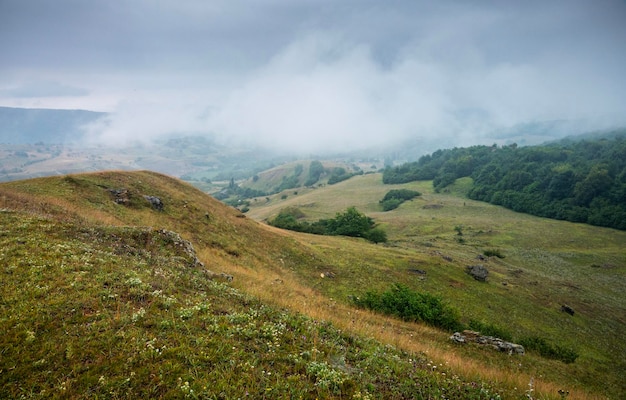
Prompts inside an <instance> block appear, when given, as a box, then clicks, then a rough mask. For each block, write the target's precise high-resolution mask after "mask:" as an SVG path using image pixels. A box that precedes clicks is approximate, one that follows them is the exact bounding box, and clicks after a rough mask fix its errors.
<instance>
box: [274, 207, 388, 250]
mask: <svg viewBox="0 0 626 400" xmlns="http://www.w3.org/2000/svg"><path fill="white" fill-rule="evenodd" d="M304 216H305V215H304V213H303V212H302V211H301V210H300V209H298V208H294V207H289V208H285V209H283V210H281V211H280V212H279V213H278V215H277V216H276V217H275V218H274V219H272V220H271V221H269V223H270V225H273V226H275V227H277V228H283V229H289V230H292V231H298V232H306V233H313V234H316V235H340V236H352V237H362V238H365V239H368V240H370V241H372V242H374V243H381V242H386V241H387V236H386V234H385V232H384V231H383V230H382V229H380V228H376V227H375V225H376V224H375V223H374V220H373V219H371V218H369V217H368V216H366V215H365V214H363V213H361V212H359V211H358V210H357V209H356V208H355V207H349V208H348V209H347V210H346V211H345V212H343V213H337V215H336V216H335V218H330V219H320V220H319V221H316V222H313V223H309V222H307V221H300V219H301V218H303V217H304Z"/></svg>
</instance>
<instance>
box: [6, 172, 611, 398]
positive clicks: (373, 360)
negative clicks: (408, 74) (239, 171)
mask: <svg viewBox="0 0 626 400" xmlns="http://www.w3.org/2000/svg"><path fill="white" fill-rule="evenodd" d="M346 183H348V182H346ZM145 196H148V197H147V198H146V197H145ZM156 198H158V199H159V201H158V202H157V201H156V200H155V199H156ZM161 206H162V210H161V211H159V210H158V208H159V207H161ZM0 208H1V209H2V210H3V211H2V212H0V217H1V218H2V232H1V234H0V240H1V241H2V247H1V248H2V260H3V265H2V268H3V270H2V271H1V272H2V282H3V285H2V288H1V290H2V293H1V296H0V298H1V299H2V304H1V305H2V313H1V314H0V323H1V325H2V326H1V327H0V329H2V330H3V331H4V332H7V334H6V335H4V337H3V339H2V340H3V341H4V342H3V344H2V348H3V349H4V350H3V353H2V358H1V359H0V363H1V365H0V385H1V386H2V390H1V391H0V392H2V393H6V396H7V397H11V398H12V397H19V396H22V397H27V398H28V397H31V398H41V397H51V396H52V397H67V398H86V397H90V398H91V397H95V396H99V397H112V398H120V397H125V398H138V397H168V398H171V397H190V398H194V397H198V398H220V397H221V398H233V397H238V396H241V397H243V396H244V395H245V394H246V393H247V394H248V395H249V396H250V397H253V398H262V397H267V398H277V397H279V398H280V397H298V396H302V397H303V398H315V397H321V398H328V397H337V398H339V397H341V398H346V397H351V396H354V397H358V396H361V397H364V398H367V397H370V398H406V397H418V398H419V397H422V398H432V397H441V396H442V395H445V396H446V397H449V398H489V397H497V396H496V395H495V394H494V392H495V391H497V392H499V393H500V394H501V395H502V396H503V397H504V398H519V397H523V396H525V395H526V394H527V393H536V394H540V395H541V396H543V397H547V398H550V397H552V398H556V396H558V395H557V389H559V388H561V387H565V388H567V389H568V390H570V391H571V395H570V396H571V398H586V397H589V398H591V397H593V396H592V395H590V394H589V393H587V390H580V387H581V386H583V387H584V386H587V383H586V382H582V384H581V383H580V382H577V381H576V380H577V379H578V377H577V376H576V375H575V376H574V378H570V379H567V378H566V377H567V375H568V374H569V373H572V372H574V373H575V372H576V369H577V368H579V366H578V364H577V365H574V366H565V365H560V363H558V362H554V361H546V360H542V359H541V358H539V357H536V356H533V355H532V354H529V355H528V356H527V357H525V358H524V359H523V361H522V360H519V361H520V362H519V364H518V360H511V359H510V358H509V356H507V355H504V354H499V353H493V352H485V351H483V350H481V349H476V348H474V347H463V348H458V347H456V346H454V345H452V344H450V343H448V340H447V336H448V335H447V334H445V333H443V332H439V331H436V330H433V329H431V328H428V327H425V326H421V325H416V324H408V323H401V322H398V321H394V320H392V319H389V318H384V317H381V316H378V315H375V314H371V313H367V312H364V311H362V310H357V309H354V308H352V307H351V306H350V305H349V303H348V302H347V299H346V296H345V295H346V294H347V293H354V292H355V291H357V289H358V290H365V289H368V288H370V286H371V285H372V283H373V282H374V281H377V280H379V283H378V285H379V287H382V286H383V284H384V282H386V281H389V280H388V279H387V278H385V277H386V276H389V275H391V276H396V277H397V276H398V272H399V270H401V269H403V268H404V267H405V266H406V265H407V264H406V263H407V262H410V263H420V262H423V263H432V265H433V267H437V266H442V264H441V261H440V260H441V257H440V256H439V255H437V254H434V253H431V250H432V249H429V250H428V252H414V251H413V250H411V249H407V248H402V247H398V248H392V247H390V248H383V247H380V246H373V245H370V244H367V243H364V242H362V241H359V240H353V239H343V238H325V237H312V236H310V235H301V234H292V233H290V232H283V231H279V230H276V229H272V228H270V227H267V226H265V225H262V224H259V223H257V222H255V221H253V220H251V219H250V218H246V217H245V216H244V215H242V214H241V213H239V212H238V211H237V210H234V209H232V208H228V207H225V206H224V205H222V204H221V203H219V202H217V201H215V200H213V199H211V198H210V197H209V196H207V195H205V194H203V193H202V192H200V191H198V190H196V189H194V188H193V187H191V186H190V185H187V184H185V183H183V182H180V181H178V180H176V179H172V178H169V177H166V176H163V175H160V174H156V173H151V172H133V173H129V172H103V173H95V174H86V175H73V176H64V177H51V178H40V179H34V180H29V181H20V182H11V183H5V184H2V185H0ZM174 232H176V233H174ZM187 241H189V242H187ZM190 245H193V249H194V250H191V246H190ZM199 262H202V263H203V264H204V266H203V265H202V264H200V263H199ZM329 269H331V270H332V271H333V272H335V273H336V274H335V276H336V278H335V279H333V280H332V281H331V280H328V279H321V278H320V272H324V271H328V270H329ZM436 269H437V268H433V271H434V270H436ZM442 269H443V268H442ZM449 270H450V269H449ZM208 271H213V272H208ZM222 272H225V273H226V274H228V275H232V276H234V281H233V282H232V283H221V282H219V278H220V273H222ZM370 274H371V276H372V278H370V277H368V275H370ZM228 275H225V276H224V278H228ZM433 275H434V273H433ZM209 278H217V279H213V280H211V279H209ZM385 279H387V280H385ZM349 281H352V284H351V285H352V286H349V285H348V283H347V282H349ZM371 287H375V286H371ZM246 292H247V293H248V294H245V293H246ZM258 299H261V300H263V301H264V302H265V304H264V303H261V302H259V300H258ZM304 315H308V317H306V316H304ZM311 318H313V319H311ZM324 321H330V322H332V324H329V323H327V322H324ZM337 327H338V328H340V329H341V330H338V329H337ZM368 337H374V338H377V339H379V340H381V341H383V342H385V343H389V344H393V345H394V347H390V346H383V345H381V344H379V342H376V341H373V340H371V339H366V338H368ZM396 347H397V348H400V349H405V350H407V351H409V352H408V353H403V352H400V351H398V350H395V348H396ZM426 351H428V353H426ZM445 363H448V365H445ZM522 363H523V366H522ZM436 366H437V367H436ZM540 375H544V376H545V378H540ZM610 379H612V378H611V377H610V376H609V381H610ZM550 381H555V382H559V381H560V383H559V384H555V383H551V382H550ZM529 382H530V383H531V386H530V387H528V386H527V385H528V383H529ZM491 385H495V389H494V388H492V387H491ZM560 385H565V386H560ZM577 388H578V389H577ZM530 389H532V390H534V391H533V392H529V390H530ZM591 389H593V390H594V391H596V392H601V390H599V389H597V388H593V387H592V388H591ZM614 390H615V389H614ZM618 390H619V389H618ZM489 393H491V394H489ZM615 393H619V392H615Z"/></svg>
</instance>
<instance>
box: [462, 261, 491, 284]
mask: <svg viewBox="0 0 626 400" xmlns="http://www.w3.org/2000/svg"><path fill="white" fill-rule="evenodd" d="M465 272H467V273H468V274H470V275H471V276H472V277H473V278H474V279H476V280H477V281H480V282H486V281H487V276H488V275H489V271H488V270H487V268H485V266H484V265H482V264H478V265H468V266H467V267H465Z"/></svg>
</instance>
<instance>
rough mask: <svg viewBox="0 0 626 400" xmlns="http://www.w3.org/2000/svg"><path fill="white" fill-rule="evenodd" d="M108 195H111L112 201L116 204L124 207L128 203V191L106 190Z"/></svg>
mask: <svg viewBox="0 0 626 400" xmlns="http://www.w3.org/2000/svg"><path fill="white" fill-rule="evenodd" d="M108 190H109V193H111V195H113V201H114V202H115V203H116V204H122V205H126V204H128V203H129V202H130V194H129V193H128V189H124V188H122V189H108Z"/></svg>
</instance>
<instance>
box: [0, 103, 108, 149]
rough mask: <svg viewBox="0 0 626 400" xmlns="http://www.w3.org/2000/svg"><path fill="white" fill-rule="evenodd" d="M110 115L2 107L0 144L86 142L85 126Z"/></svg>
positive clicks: (0, 110) (79, 111)
mask: <svg viewBox="0 0 626 400" xmlns="http://www.w3.org/2000/svg"><path fill="white" fill-rule="evenodd" d="M106 115H107V113H102V112H95V111H87V110H51V109H36V108H11V107H0V143H11V144H35V143H37V142H45V143H50V144H60V143H67V142H77V141H79V140H81V139H82V138H83V135H84V131H83V130H82V128H83V126H84V125H87V124H89V123H92V122H95V121H96V120H98V119H100V118H103V117H105V116H106Z"/></svg>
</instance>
